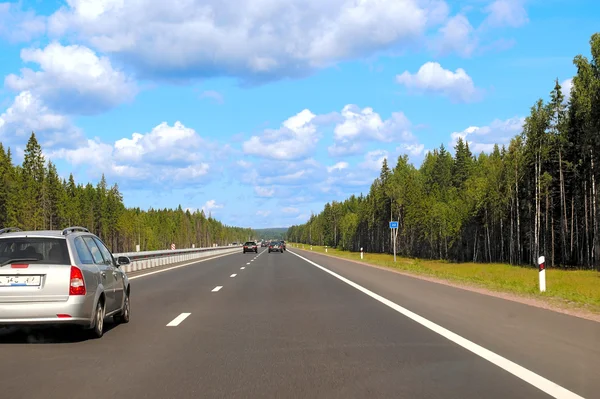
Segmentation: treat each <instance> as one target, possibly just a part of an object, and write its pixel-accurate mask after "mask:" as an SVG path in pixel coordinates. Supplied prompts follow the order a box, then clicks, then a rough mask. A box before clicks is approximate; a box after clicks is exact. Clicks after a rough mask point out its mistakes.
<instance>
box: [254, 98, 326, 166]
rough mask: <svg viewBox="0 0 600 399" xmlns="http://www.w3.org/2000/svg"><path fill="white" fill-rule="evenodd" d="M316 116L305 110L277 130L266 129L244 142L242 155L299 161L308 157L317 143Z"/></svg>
mask: <svg viewBox="0 0 600 399" xmlns="http://www.w3.org/2000/svg"><path fill="white" fill-rule="evenodd" d="M315 118H316V115H315V114H313V113H312V112H311V111H310V110H308V109H305V110H303V111H301V112H299V113H298V114H296V115H294V116H292V117H291V118H289V119H287V120H286V121H285V122H283V124H282V126H281V127H280V128H279V129H268V130H265V131H264V132H263V134H262V135H260V136H252V137H251V138H250V140H248V141H246V142H244V144H243V149H244V153H246V154H248V155H255V156H258V157H262V158H268V159H275V160H300V159H304V158H307V157H308V156H310V154H311V153H312V151H313V150H314V148H315V146H316V144H317V142H318V141H319V134H318V130H317V125H316V123H314V120H315Z"/></svg>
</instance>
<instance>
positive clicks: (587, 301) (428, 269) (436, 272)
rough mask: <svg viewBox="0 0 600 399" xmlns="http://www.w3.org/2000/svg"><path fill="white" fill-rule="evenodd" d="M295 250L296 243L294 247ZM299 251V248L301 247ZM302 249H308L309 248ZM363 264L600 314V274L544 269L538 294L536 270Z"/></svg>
mask: <svg viewBox="0 0 600 399" xmlns="http://www.w3.org/2000/svg"><path fill="white" fill-rule="evenodd" d="M293 246H294V247H295V246H296V244H293ZM300 248H302V245H301V244H300ZM312 248H313V252H319V253H325V247H320V246H316V245H313V247H312ZM304 249H307V250H310V246H309V245H304ZM327 254H328V255H332V256H337V257H340V258H346V259H353V260H358V261H360V260H361V259H360V253H359V252H348V251H340V250H337V249H333V248H328V250H327ZM362 261H363V262H365V263H369V264H372V265H376V266H383V267H388V268H392V269H398V270H401V271H405V272H409V273H414V274H419V275H424V276H430V277H436V278H440V279H444V280H447V281H453V282H457V283H462V284H466V285H471V286H477V287H482V288H487V289H490V290H493V291H499V292H508V293H513V294H519V295H523V296H528V297H535V298H539V299H544V300H546V301H548V302H551V303H554V304H557V305H559V306H563V307H576V308H585V309H587V310H590V311H593V312H595V313H600V273H598V272H595V271H587V270H578V271H566V270H560V269H547V270H546V292H545V293H540V292H539V280H538V273H539V272H538V270H537V268H533V267H519V266H511V265H507V264H499V263H492V264H490V263H485V264H484V263H451V262H446V261H438V260H424V259H412V258H402V257H397V261H396V262H395V263H394V257H393V255H388V254H371V253H365V254H364V259H363V260H362Z"/></svg>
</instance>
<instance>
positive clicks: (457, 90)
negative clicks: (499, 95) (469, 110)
mask: <svg viewBox="0 0 600 399" xmlns="http://www.w3.org/2000/svg"><path fill="white" fill-rule="evenodd" d="M396 82H398V83H399V84H401V85H403V86H405V87H406V88H407V89H409V90H413V91H417V92H425V93H433V94H440V95H444V96H447V97H448V98H450V100H451V101H453V102H462V103H469V102H473V101H478V100H480V99H481V90H479V89H477V88H476V87H475V84H474V83H473V79H471V77H470V76H469V75H468V74H467V72H466V71H465V70H464V69H462V68H458V69H457V70H456V71H454V72H452V71H450V70H448V69H444V68H442V66H441V65H440V64H439V63H437V62H426V63H425V64H423V65H422V66H421V67H420V68H419V70H418V71H417V73H414V74H412V73H410V72H409V71H404V72H403V73H402V74H400V75H397V76H396Z"/></svg>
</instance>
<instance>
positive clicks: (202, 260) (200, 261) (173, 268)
mask: <svg viewBox="0 0 600 399" xmlns="http://www.w3.org/2000/svg"><path fill="white" fill-rule="evenodd" d="M235 253H237V252H230V253H228V254H223V255H218V256H213V257H212V258H207V259H200V260H195V261H193V262H188V263H184V264H183V265H177V266H173V267H168V268H166V269H160V270H156V271H153V272H149V273H144V274H138V275H136V276H131V277H129V276H127V278H128V279H129V280H135V279H136V278H142V277H146V276H151V275H153V274H157V273H162V272H168V271H169V270H175V269H179V268H180V267H186V266H190V265H193V264H196V263H202V262H206V261H209V260H213V259H217V258H222V257H223V256H229V255H233V254H235Z"/></svg>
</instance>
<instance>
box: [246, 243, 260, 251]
mask: <svg viewBox="0 0 600 399" xmlns="http://www.w3.org/2000/svg"><path fill="white" fill-rule="evenodd" d="M246 252H256V253H258V246H257V245H256V243H255V242H254V241H248V242H246V243H245V244H244V253H246Z"/></svg>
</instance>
